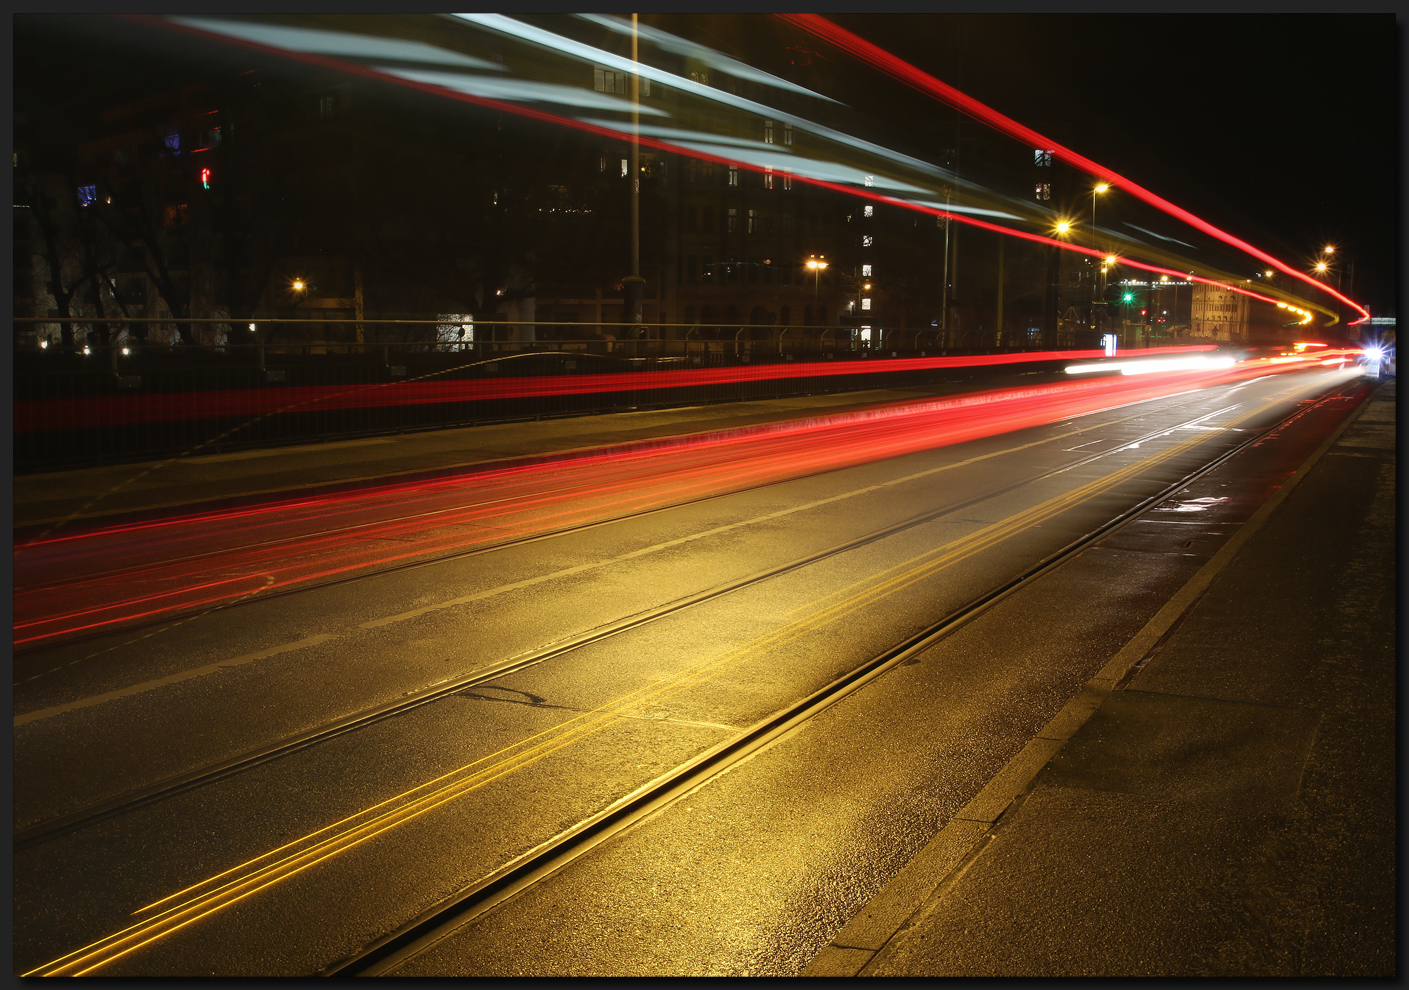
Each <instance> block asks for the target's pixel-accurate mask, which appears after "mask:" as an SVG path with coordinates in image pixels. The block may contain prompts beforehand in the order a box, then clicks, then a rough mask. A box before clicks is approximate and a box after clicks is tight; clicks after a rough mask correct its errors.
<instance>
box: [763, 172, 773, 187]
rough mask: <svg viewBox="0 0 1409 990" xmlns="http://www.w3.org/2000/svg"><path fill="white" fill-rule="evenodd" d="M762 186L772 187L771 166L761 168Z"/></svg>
mask: <svg viewBox="0 0 1409 990" xmlns="http://www.w3.org/2000/svg"><path fill="white" fill-rule="evenodd" d="M763 188H764V189H772V188H773V170H772V169H771V168H765V169H764V170H763Z"/></svg>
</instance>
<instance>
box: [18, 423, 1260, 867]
mask: <svg viewBox="0 0 1409 990" xmlns="http://www.w3.org/2000/svg"><path fill="white" fill-rule="evenodd" d="M1219 411H1222V410H1216V411H1215V412H1214V413H1212V414H1210V413H1204V414H1202V415H1200V416H1198V417H1196V418H1195V419H1192V420H1187V421H1186V422H1185V423H1181V424H1177V425H1175V426H1173V427H1163V428H1161V429H1158V430H1153V431H1150V432H1148V433H1145V434H1142V435H1140V436H1138V437H1136V438H1134V439H1132V440H1128V441H1125V442H1124V443H1122V444H1120V445H1118V446H1116V447H1112V448H1111V449H1110V450H1106V451H1100V452H1097V453H1094V454H1089V455H1087V456H1086V457H1083V458H1081V459H1079V460H1077V461H1074V462H1073V463H1071V464H1068V465H1065V466H1063V467H1059V468H1053V469H1051V470H1049V471H1046V472H1044V473H1042V474H1039V475H1036V476H1034V477H1031V478H1024V479H1022V480H1021V481H1015V482H1013V483H1011V484H1008V485H1004V486H1002V487H999V488H996V489H992V490H989V491H986V492H983V493H981V494H978V495H974V496H971V497H970V498H967V499H963V500H961V501H958V502H954V503H950V504H947V505H945V506H942V507H940V508H936V509H931V510H929V511H927V512H922V513H920V514H918V515H915V516H911V517H910V518H908V519H904V520H901V521H900V522H898V523H893V524H892V525H890V526H887V527H885V528H883V529H879V530H874V531H872V532H870V533H866V534H863V535H862V536H859V537H855V538H854V539H851V540H846V541H844V542H842V543H838V544H834V545H833V546H830V547H827V548H825V549H823V550H819V551H816V552H814V553H811V554H807V555H805V556H803V557H798V558H795V559H793V560H790V561H787V562H786V563H783V564H779V565H776V566H774V567H770V568H765V569H764V570H762V571H756V572H754V573H753V574H749V575H746V576H744V577H742V578H736V579H735V580H733V581H729V582H726V583H724V584H721V585H716V586H715V587H713V588H708V589H705V590H704V591H700V592H696V593H695V594H693V595H687V596H685V597H683V598H678V599H675V600H674V601H671V602H666V603H664V604H662V605H658V606H656V607H655V608H651V609H646V610H644V611H642V612H638V613H636V614H635V615H631V616H627V617H625V618H623V619H619V620H617V621H616V622H612V623H608V624H606V625H603V626H599V627H597V628H596V629H591V630H588V631H586V632H583V633H578V634H576V635H574V636H570V637H567V638H565V639H562V640H559V641H558V642H556V643H550V644H547V645H545V646H543V647H540V648H538V649H536V650H532V651H529V652H527V653H523V654H520V655H519V656H517V657H512V658H510V659H509V660H506V661H503V662H501V663H498V664H494V665H492V666H490V667H486V668H483V669H481V670H477V671H474V672H472V673H470V674H466V675H464V676H463V677H458V678H453V679H450V680H447V681H444V682H442V683H440V684H435V685H431V686H430V687H428V688H425V689H423V690H421V691H418V692H414V693H413V694H411V695H408V696H403V698H401V699H399V700H397V701H392V702H388V703H386V704H383V705H379V706H376V707H374V708H371V709H365V710H363V711H361V712H357V713H355V714H352V715H349V716H346V717H344V718H341V719H338V720H337V721H335V722H331V723H329V724H327V725H324V726H320V727H319V728H317V729H314V730H311V731H308V732H304V733H299V734H297V735H294V736H289V737H285V738H284V739H282V740H280V741H279V742H276V743H273V744H271V745H269V746H266V747H262V748H260V749H258V750H254V751H251V752H248V753H244V754H241V755H240V756H237V757H233V758H231V759H229V760H225V761H222V762H220V763H217V764H212V765H209V766H206V767H202V768H200V769H197V770H193V771H190V772H188V773H185V774H181V775H178V776H176V777H169V778H167V779H166V780H163V781H159V782H157V783H155V784H151V785H148V786H146V787H143V788H137V789H134V790H131V791H128V792H125V793H124V794H120V795H117V796H115V797H113V798H110V799H108V800H106V801H103V802H100V803H98V804H95V805H90V806H89V807H87V808H83V809H80V810H78V811H75V812H71V813H69V814H67V815H62V816H58V817H55V818H50V819H46V820H44V821H42V822H37V823H35V824H33V825H28V826H26V827H24V828H21V829H16V830H15V833H14V839H13V847H14V848H15V849H16V850H19V849H25V848H29V847H31V846H34V845H36V844H38V843H41V842H43V841H45V840H47V839H50V838H54V837H56V836H58V835H61V834H64V833H67V832H72V831H75V830H77V829H80V828H84V827H86V826H88V825H94V824H97V823H98V822H101V821H106V820H108V819H111V818H115V817H119V816H121V815H123V814H127V813H128V812H131V811H135V810H137V809H138V808H141V807H145V806H146V805H149V804H154V803H156V802H159V801H162V800H165V799H167V798H170V797H175V796H177V795H179V794H183V793H186V792H188V791H191V790H195V789H197V788H199V787H203V786H205V785H207V784H211V783H214V782H216V781H218V780H222V779H224V778H226V777H231V776H234V775H236V774H239V773H242V772H244V771H246V770H251V769H253V768H255V767H257V766H260V765H262V764H265V763H269V762H272V761H274V760H277V759H280V758H282V757H284V756H289V755H292V754H293V753H296V752H299V751H300V750H303V749H307V748H309V747H311V746H315V745H317V744H319V743H322V742H326V741H328V740H330V739H333V738H336V737H337V736H341V735H346V734H347V733H350V732H355V731H357V730H358V729H361V728H365V727H366V726H369V725H373V724H375V723H377V722H381V721H385V720H386V719H389V718H394V717H395V716H397V715H401V714H403V713H405V712H408V711H411V710H412V709H414V708H418V707H420V706H421V705H425V704H429V703H431V702H434V701H438V700H440V699H441V698H445V697H448V696H450V695H452V694H456V693H458V692H461V691H464V690H466V689H468V688H472V687H476V686H478V685H481V684H486V683H489V682H491V681H493V680H496V679H497V678H499V677H503V676H504V675H506V674H511V673H515V672H517V671H520V670H524V669H526V668H528V667H532V666H535V665H537V664H540V663H544V662H546V661H548V660H552V659H555V658H557V657H560V656H563V655H565V654H567V653H570V652H572V651H573V650H577V649H581V648H582V647H584V646H590V645H592V644H594V643H599V642H602V641H604V640H606V639H609V638H611V637H612V636H616V635H618V634H620V633H624V632H628V631H630V630H632V629H635V628H638V627H640V626H643V625H646V624H648V623H650V622H654V621H656V620H658V619H662V618H665V617H667V616H670V615H674V614H676V613H678V612H681V611H684V610H685V609H687V608H691V607H693V606H695V605H700V604H703V603H705V602H708V601H712V600H714V599H716V598H720V597H723V596H724V595H727V594H731V593H732V592H735V591H739V590H742V589H744V588H747V587H750V586H752V585H755V584H759V583H761V582H763V581H766V580H769V579H771V578H774V577H778V576H780V575H783V574H787V573H789V572H791V571H795V570H798V569H800V568H803V567H806V566H808V565H810V564H814V563H817V562H818V561H821V560H825V559H827V558H828V557H833V556H837V555H838V554H842V553H846V552H847V551H850V550H855V549H858V548H860V547H863V546H866V545H868V544H871V543H875V542H877V541H879V540H883V539H886V538H887V537H890V536H894V535H896V534H897V533H902V532H904V531H905V530H907V529H913V528H914V527H916V526H920V525H923V524H925V523H927V522H930V521H932V520H934V519H937V518H940V517H942V516H945V515H948V514H950V513H952V512H957V511H959V510H961V509H964V508H967V507H968V506H970V505H974V504H977V503H980V502H984V501H987V500H988V499H992V498H996V497H998V496H1000V495H1004V494H1007V493H1008V492H1011V491H1015V490H1016V489H1018V488H1022V487H1023V486H1025V485H1030V484H1034V483H1036V482H1039V481H1042V480H1045V479H1047V478H1050V477H1053V476H1054V475H1057V474H1062V473H1065V472H1067V471H1071V470H1073V469H1075V468H1079V467H1081V466H1083V465H1085V464H1090V463H1092V462H1094V461H1097V460H1100V459H1101V458H1103V457H1108V456H1110V455H1111V454H1115V453H1118V452H1119V451H1120V450H1122V449H1125V448H1126V447H1128V446H1129V445H1130V444H1138V443H1145V442H1146V441H1148V440H1150V439H1153V438H1154V437H1157V436H1161V435H1163V434H1165V433H1168V432H1170V431H1171V430H1176V429H1179V428H1180V427H1181V426H1184V425H1187V424H1188V423H1194V422H1197V421H1198V420H1202V419H1206V418H1208V416H1209V415H1217V412H1219ZM1260 435H1261V434H1255V436H1260ZM1237 449H1241V448H1237ZM775 484H781V482H775ZM761 487H766V486H761ZM719 497H722V496H719V495H713V496H708V498H711V499H712V498H719ZM705 500H707V499H700V500H698V501H705ZM684 504H692V503H684ZM648 511H658V510H648ZM627 518H629V517H627ZM603 524H604V523H593V524H589V525H588V526H583V527H580V529H587V528H591V526H596V525H603ZM575 531H576V530H568V531H566V532H575ZM548 535H554V536H560V535H563V533H555V534H545V535H540V536H537V537H529V538H526V539H525V540H524V541H522V542H531V541H532V540H536V539H546V538H548ZM504 545H505V544H500V545H497V546H496V547H494V548H488V547H486V548H481V549H480V550H478V551H475V552H487V551H488V550H490V549H499V548H502V547H503V546H504ZM438 559H444V558H438ZM422 563H430V562H429V561H427V562H417V563H416V564H412V565H408V566H419V565H420V564H422ZM378 573H384V572H378ZM363 576H364V577H365V576H366V575H363ZM349 580H357V578H352V579H349ZM297 590H307V589H292V590H291V591H290V592H284V593H283V594H288V593H292V591H297ZM270 597H275V596H270Z"/></svg>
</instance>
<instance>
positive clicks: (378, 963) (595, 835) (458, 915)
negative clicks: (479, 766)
mask: <svg viewBox="0 0 1409 990" xmlns="http://www.w3.org/2000/svg"><path fill="white" fill-rule="evenodd" d="M1355 386H1356V383H1354V382H1351V383H1347V384H1346V385H1343V386H1340V387H1338V388H1336V389H1333V390H1331V391H1328V392H1327V393H1325V394H1323V395H1321V396H1319V397H1317V398H1316V399H1315V400H1313V401H1312V402H1310V403H1302V404H1299V407H1298V408H1297V409H1295V410H1293V411H1292V412H1291V413H1290V414H1288V415H1287V416H1285V417H1283V418H1281V419H1279V420H1278V421H1277V422H1275V423H1273V424H1271V425H1270V426H1268V427H1266V428H1263V429H1259V430H1255V431H1250V432H1251V435H1250V436H1248V437H1247V438H1245V439H1244V440H1242V441H1241V442H1240V443H1238V444H1237V445H1236V446H1234V447H1232V448H1230V449H1228V450H1226V451H1224V452H1223V453H1221V454H1219V455H1218V456H1216V457H1215V458H1213V459H1212V460H1210V461H1208V462H1207V463H1205V464H1203V465H1201V466H1200V467H1198V468H1196V469H1195V470H1193V471H1190V472H1188V473H1187V474H1185V475H1184V476H1183V477H1181V478H1180V479H1179V480H1177V481H1175V482H1173V483H1171V484H1169V485H1167V486H1165V487H1164V488H1162V489H1161V490H1160V491H1158V492H1156V493H1155V494H1153V495H1150V496H1148V497H1146V498H1145V499H1142V500H1141V501H1140V502H1138V503H1137V504H1135V505H1133V506H1131V507H1130V508H1128V509H1126V510H1124V511H1122V512H1120V513H1119V514H1117V515H1116V516H1114V517H1113V518H1111V519H1109V520H1107V521H1106V522H1104V523H1102V524H1101V525H1100V526H1098V527H1096V528H1094V529H1092V530H1090V531H1088V532H1087V533H1086V534H1085V535H1083V536H1081V537H1079V538H1078V539H1076V540H1073V541H1072V542H1070V543H1068V544H1067V545H1066V546H1065V547H1063V548H1061V549H1060V550H1057V551H1056V552H1054V553H1052V554H1049V555H1048V556H1047V557H1045V558H1043V559H1042V560H1040V561H1038V562H1037V563H1036V564H1034V565H1032V566H1031V567H1029V568H1027V569H1026V570H1024V571H1023V572H1022V573H1020V574H1018V575H1016V576H1014V577H1012V578H1010V579H1009V580H1007V581H1005V582H1004V583H1002V584H1001V585H999V586H997V587H995V588H992V589H990V590H989V591H986V592H984V593H983V594H981V595H979V596H977V597H975V598H973V599H972V600H970V601H969V602H968V603H967V604H965V605H963V606H960V607H959V608H957V609H954V610H952V611H951V612H949V613H948V614H947V615H945V616H944V617H943V618H941V619H939V620H938V621H937V622H934V623H932V624H930V625H928V626H926V627H925V628H923V629H921V630H919V631H918V632H915V633H913V634H911V635H910V636H908V637H907V638H906V639H905V640H903V641H901V642H900V643H897V644H895V645H893V646H891V647H890V648H888V649H886V650H884V651H882V652H880V653H878V654H876V655H874V656H872V657H871V658H869V659H868V660H866V661H865V662H864V663H862V664H859V665H858V666H856V667H854V668H853V669H852V670H850V671H848V672H847V673H845V674H843V675H841V676H840V677H837V678H836V679H834V680H833V681H831V682H830V683H829V684H827V685H825V686H824V687H822V688H819V689H817V690H816V691H813V692H812V693H811V694H809V695H807V696H806V697H805V698H802V699H800V700H799V701H797V702H795V703H793V704H791V705H789V706H787V707H785V708H783V709H781V710H779V711H777V712H775V713H773V714H772V715H770V716H768V717H766V718H764V719H762V720H760V721H759V722H757V723H755V724H754V725H753V726H750V727H749V728H748V729H746V730H744V731H743V732H742V733H740V734H739V735H738V736H736V737H735V738H733V739H732V740H726V741H725V742H723V743H720V744H719V745H717V746H715V747H712V748H711V749H709V750H706V751H705V752H703V753H701V754H698V755H697V756H695V757H693V758H692V759H690V760H688V761H686V762H684V763H682V764H680V765H679V766H677V767H676V768H674V769H673V770H671V771H668V772H666V773H664V774H661V775H660V776H658V777H656V778H655V779H654V780H652V781H650V782H649V783H647V784H644V785H642V786H641V787H639V788H637V789H636V790H635V791H633V792H632V793H631V794H628V795H626V796H624V797H623V798H621V799H619V800H618V801H617V802H615V803H613V804H612V805H611V806H609V807H607V808H605V809H603V810H602V811H600V812H599V813H597V814H596V815H594V816H591V817H589V818H587V819H585V820H583V821H581V822H579V823H578V824H576V825H574V826H573V827H571V828H569V829H566V830H564V831H562V832H560V833H559V834H558V835H557V836H554V837H553V838H551V839H549V840H547V841H545V842H543V843H541V844H540V845H539V846H537V847H536V848H534V849H532V850H530V851H528V852H527V853H525V854H523V855H522V856H520V857H518V858H517V859H515V860H514V861H512V862H510V863H508V864H506V865H505V866H503V867H502V868H501V869H499V870H498V871H496V872H494V873H493V874H490V875H489V876H486V877H484V878H482V879H481V880H479V881H477V882H476V883H474V884H472V885H469V886H467V887H465V888H463V889H462V890H461V891H459V892H457V893H456V894H454V895H452V896H451V897H448V898H445V899H443V900H442V901H441V902H440V903H438V904H436V905H435V906H433V907H431V908H430V909H428V910H426V911H425V912H423V913H422V914H421V915H419V916H418V917H416V918H414V919H412V920H411V921H409V922H407V923H406V924H404V925H403V926H401V927H400V928H398V929H397V930H395V931H392V932H389V933H387V934H386V935H384V936H382V937H381V938H379V939H377V940H375V941H373V942H371V943H369V944H368V945H366V946H365V947H363V949H361V950H360V951H359V952H357V953H354V954H352V955H350V956H347V957H344V958H343V959H340V960H338V961H336V962H334V963H332V964H330V965H329V966H327V967H326V968H324V969H323V970H322V972H321V973H320V974H319V975H322V976H335V977H347V976H383V975H389V974H391V973H392V972H393V971H394V970H395V969H396V968H398V967H399V966H401V965H402V964H404V963H406V962H408V961H410V960H411V959H413V958H415V957H416V956H419V955H421V954H422V953H424V952H426V951H428V950H429V949H431V948H432V947H433V946H434V945H435V944H437V943H438V942H440V941H441V940H443V939H445V938H447V937H449V936H451V935H453V934H454V933H455V932H457V931H459V930H460V929H462V928H464V927H466V926H468V925H471V924H473V923H474V922H476V921H477V920H479V919H480V918H482V917H485V916H486V915H488V914H490V913H491V912H493V911H494V910H496V909H498V908H499V907H501V906H502V905H504V904H506V903H507V902H508V901H510V900H512V899H513V898H514V897H515V896H517V895H518V894H520V893H522V892H523V891H525V890H527V889H528V888H530V887H532V886H534V885H535V884H537V883H540V882H542V881H544V880H546V879H547V878H549V877H551V876H552V875H554V874H555V873H557V872H559V871H560V870H562V869H564V868H565V867H567V866H569V865H570V864H571V863H573V862H574V861H575V860H577V859H580V858H582V857H583V856H585V855H587V854H588V853H590V852H591V851H592V850H593V849H595V848H596V847H597V846H600V845H602V844H603V843H605V842H607V841H609V840H611V839H612V838H614V837H615V836H617V835H619V834H621V833H623V832H625V831H627V830H628V829H630V828H632V827H633V826H634V825H636V824H637V823H639V822H641V821H643V820H645V819H646V818H648V817H650V816H651V815H653V814H655V813H657V812H659V811H661V810H663V809H664V808H666V807H668V806H669V805H671V804H673V803H674V802H676V801H678V800H680V799H681V798H683V797H685V796H687V795H689V794H690V793H692V792H694V791H696V790H698V789H699V788H701V787H703V786H704V785H705V784H707V783H708V782H709V781H710V780H711V779H713V778H714V777H716V776H718V775H719V774H721V773H723V772H724V771H726V770H728V769H730V768H731V767H733V766H735V765H737V764H739V763H741V762H743V761H744V760H746V759H748V758H749V757H751V756H752V755H754V754H755V753H757V752H760V751H761V750H763V749H765V748H766V747H768V746H770V745H772V744H773V743H775V742H777V741H779V740H781V739H782V738H784V737H785V736H787V735H788V734H790V733H791V732H793V731H795V730H797V729H798V728H800V727H801V726H803V725H804V724H806V723H807V722H808V721H810V720H811V719H813V718H815V717H816V716H817V715H820V714H821V713H822V712H824V711H826V710H827V709H828V708H830V707H832V706H833V705H835V704H837V703H839V702H841V701H842V700H844V699H845V698H847V697H849V696H850V695H853V694H855V693H856V692H858V691H860V690H862V689H863V688H865V687H866V686H867V685H868V684H870V683H871V682H873V681H875V680H876V679H877V678H879V677H881V676H883V675H884V674H885V673H887V672H888V671H890V670H892V669H894V668H895V667H898V666H900V665H902V664H904V663H906V662H907V661H909V660H911V659H913V658H915V657H917V656H918V655H920V654H921V653H923V652H925V651H926V650H928V649H930V648H931V647H933V646H934V645H936V644H937V643H939V642H940V641H941V640H943V639H944V638H946V637H947V636H949V635H950V634H952V633H954V632H956V631H958V630H959V629H960V628H962V627H963V626H964V625H966V624H968V623H969V622H971V621H973V620H974V619H977V618H978V617H979V616H981V615H983V614H984V613H985V612H987V611H988V610H989V609H990V608H992V607H994V606H995V605H997V604H998V603H1000V602H1001V601H1003V600H1004V599H1006V598H1008V597H1009V596H1011V595H1013V594H1015V593H1017V592H1019V591H1021V590H1022V589H1023V588H1025V587H1027V586H1029V585H1031V584H1032V583H1034V582H1036V581H1038V580H1040V579H1042V578H1043V577H1045V576H1047V575H1048V574H1050V573H1052V572H1053V571H1055V570H1057V569H1058V568H1060V567H1061V566H1062V565H1064V564H1065V563H1067V562H1068V561H1070V560H1071V559H1072V558H1074V557H1075V556H1077V555H1078V554H1080V553H1081V552H1082V551H1084V550H1086V549H1088V548H1090V547H1092V546H1094V545H1095V544H1096V543H1098V542H1100V541H1101V540H1103V539H1105V538H1106V537H1108V536H1110V535H1111V534H1113V533H1114V532H1115V531H1117V530H1119V529H1120V528H1121V527H1123V526H1125V525H1127V524H1128V523H1130V522H1132V521H1134V520H1135V519H1137V518H1139V517H1140V516H1141V515H1143V514H1144V513H1145V512H1147V511H1149V510H1150V509H1152V508H1154V507H1155V506H1158V505H1160V504H1162V503H1163V502H1165V501H1167V500H1168V499H1169V498H1171V497H1172V496H1173V495H1175V494H1177V493H1178V492H1179V491H1180V490H1181V489H1183V488H1185V487H1187V486H1188V485H1190V484H1191V483H1193V482H1195V481H1197V480H1198V479H1199V478H1201V477H1203V476H1204V475H1207V474H1209V473H1210V472H1212V471H1214V470H1215V469H1217V468H1218V467H1220V466H1221V465H1223V464H1224V463H1226V462H1227V461H1229V460H1231V459H1232V458H1234V457H1236V456H1237V455H1238V454H1240V453H1242V452H1243V451H1245V450H1247V449H1248V448H1249V447H1252V446H1254V445H1256V444H1258V443H1260V442H1262V441H1263V440H1264V439H1266V438H1267V437H1268V436H1270V435H1272V434H1274V433H1276V432H1278V431H1280V430H1282V429H1285V428H1286V427H1287V426H1289V425H1290V424H1292V423H1293V422H1295V421H1296V420H1297V419H1300V418H1301V417H1303V416H1304V415H1306V414H1307V413H1308V412H1309V411H1310V410H1312V409H1314V408H1316V407H1317V406H1320V405H1322V404H1324V403H1326V402H1329V401H1335V400H1336V399H1339V398H1342V397H1343V396H1344V394H1345V393H1346V392H1348V391H1350V390H1351V389H1353V388H1354V387H1355ZM1177 428H1178V427H1174V429H1177ZM1168 431H1169V428H1166V429H1164V430H1159V431H1156V432H1155V433H1154V434H1153V435H1160V434H1163V433H1166V432H1168ZM1131 442H1135V441H1127V442H1126V444H1122V445H1121V446H1122V447H1124V446H1126V445H1127V444H1128V443H1131ZM1140 442H1143V441H1140ZM1107 453H1110V452H1107ZM1072 466H1073V467H1074V466H1076V465H1072ZM1061 470H1069V468H1067V469H1061ZM1051 473H1057V472H1051ZM1155 648H1157V646H1156V647H1155ZM1141 659H1143V658H1137V659H1136V661H1135V662H1136V664H1137V665H1138V663H1139V662H1140V661H1141Z"/></svg>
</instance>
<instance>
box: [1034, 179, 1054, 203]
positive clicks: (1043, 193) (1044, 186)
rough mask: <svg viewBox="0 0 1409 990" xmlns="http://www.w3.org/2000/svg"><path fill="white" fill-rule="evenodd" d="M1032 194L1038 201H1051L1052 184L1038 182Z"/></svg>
mask: <svg viewBox="0 0 1409 990" xmlns="http://www.w3.org/2000/svg"><path fill="white" fill-rule="evenodd" d="M1034 193H1035V195H1036V196H1037V198H1038V199H1051V198H1052V184H1051V183H1050V182H1039V183H1037V186H1036V187H1035V189H1034Z"/></svg>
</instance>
